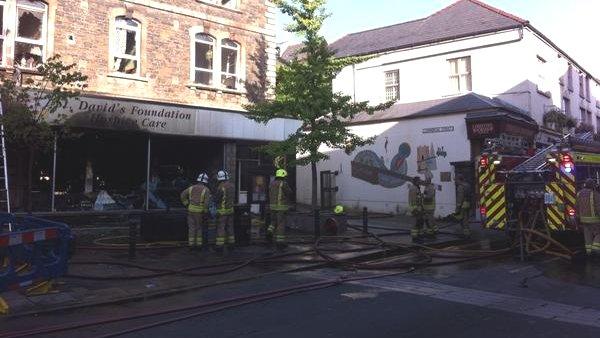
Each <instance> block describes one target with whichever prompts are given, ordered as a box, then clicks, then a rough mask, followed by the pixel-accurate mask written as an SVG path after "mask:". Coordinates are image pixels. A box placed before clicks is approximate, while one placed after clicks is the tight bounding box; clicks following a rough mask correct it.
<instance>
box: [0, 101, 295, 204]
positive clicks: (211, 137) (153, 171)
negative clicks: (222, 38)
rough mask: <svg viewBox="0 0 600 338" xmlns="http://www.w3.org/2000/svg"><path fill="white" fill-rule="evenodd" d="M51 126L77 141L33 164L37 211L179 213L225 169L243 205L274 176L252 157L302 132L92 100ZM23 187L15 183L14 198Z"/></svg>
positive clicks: (218, 113)
mask: <svg viewBox="0 0 600 338" xmlns="http://www.w3.org/2000/svg"><path fill="white" fill-rule="evenodd" d="M50 121H51V122H53V123H60V124H67V125H68V126H69V127H71V128H72V129H73V131H75V136H74V137H72V138H68V139H61V140H58V142H57V144H56V147H55V151H54V153H52V154H49V155H48V156H43V157H42V158H40V161H38V163H36V177H35V178H34V181H35V183H36V184H35V189H34V203H33V208H34V211H88V210H92V211H104V210H127V209H167V208H178V207H181V204H180V202H179V194H180V192H181V191H182V190H184V189H185V188H186V187H188V186H189V185H190V184H192V183H193V182H195V179H196V177H197V176H198V174H199V173H200V172H206V173H208V174H209V175H210V177H211V178H212V180H211V185H215V186H216V183H217V182H216V179H215V177H216V173H217V172H218V171H219V170H221V169H226V170H228V171H229V172H230V173H231V179H232V181H234V183H235V184H236V186H237V191H238V198H239V201H240V202H241V203H245V202H250V201H249V199H248V190H249V189H250V188H249V187H248V184H247V182H250V181H252V180H254V179H255V178H254V176H261V175H262V176H264V177H267V178H268V175H267V174H268V173H269V172H270V171H272V170H273V168H274V167H273V165H272V161H269V159H266V158H261V157H260V155H258V154H257V153H256V151H255V150H254V149H255V148H256V147H258V146H260V145H262V144H265V143H268V142H276V141H282V140H284V139H285V138H286V137H287V136H288V135H289V134H291V133H293V132H295V130H296V129H297V128H298V126H299V124H298V123H297V122H296V121H293V120H289V119H276V120H273V121H271V122H270V123H268V124H266V125H263V124H258V123H256V122H254V121H252V120H250V119H248V118H246V117H245V116H244V115H243V114H242V112H238V111H230V110H223V109H215V108H197V107H191V106H184V105H172V104H162V103H156V102H148V101H138V100H125V99H117V98H111V97H103V96H92V95H86V96H82V97H79V98H78V99H77V100H72V101H70V102H69V103H68V104H66V105H65V106H64V107H63V108H62V109H60V110H59V111H57V112H56V113H55V114H54V116H51V117H50ZM249 149H251V150H249ZM238 153H240V155H241V157H238ZM253 163H255V164H256V165H254V164H253ZM251 164H252V165H251ZM9 165H10V164H9ZM12 165H13V167H14V166H16V165H17V164H12ZM249 165H250V167H249ZM248 168H252V170H247V169H248ZM38 172H39V173H40V175H39V176H40V177H39V182H38V178H37V173H38ZM249 175H251V177H250V176H249ZM18 182H19V180H13V183H11V188H15V189H12V190H15V192H13V194H17V192H16V191H17V190H18V189H17V188H18V186H17V183H18ZM16 200H18V199H16ZM19 209H21V210H22V209H23V206H22V205H18V204H17V205H15V210H19Z"/></svg>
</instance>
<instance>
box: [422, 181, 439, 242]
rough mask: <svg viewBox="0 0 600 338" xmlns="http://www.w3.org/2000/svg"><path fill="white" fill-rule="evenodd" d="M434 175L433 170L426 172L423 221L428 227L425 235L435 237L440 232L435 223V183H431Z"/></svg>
mask: <svg viewBox="0 0 600 338" xmlns="http://www.w3.org/2000/svg"><path fill="white" fill-rule="evenodd" d="M432 178H433V175H432V174H431V172H427V173H426V174H425V189H424V191H423V222H424V223H426V225H427V227H426V230H425V235H427V237H435V235H436V234H437V232H438V227H437V225H436V224H435V217H434V213H435V185H434V184H433V183H431V179H432Z"/></svg>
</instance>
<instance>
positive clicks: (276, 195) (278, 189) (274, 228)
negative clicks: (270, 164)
mask: <svg viewBox="0 0 600 338" xmlns="http://www.w3.org/2000/svg"><path fill="white" fill-rule="evenodd" d="M286 178H287V171H286V170H285V169H277V171H276V172H275V181H273V183H271V186H270V187H269V208H270V209H271V225H269V227H268V229H267V236H270V238H273V237H274V238H275V244H276V246H277V249H279V250H283V249H285V247H286V246H287V245H286V243H285V223H286V217H287V212H288V210H289V207H290V206H289V200H290V197H291V196H292V189H290V187H289V185H288V184H287V182H286Z"/></svg>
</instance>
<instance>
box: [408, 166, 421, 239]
mask: <svg viewBox="0 0 600 338" xmlns="http://www.w3.org/2000/svg"><path fill="white" fill-rule="evenodd" d="M420 185H421V179H420V178H419V177H414V178H413V179H412V181H411V184H410V185H409V187H408V211H409V213H410V215H411V216H412V218H413V228H412V230H411V231H410V236H411V237H412V240H413V242H417V243H419V242H422V241H423V194H422V193H421V188H420Z"/></svg>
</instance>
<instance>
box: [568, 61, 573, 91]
mask: <svg viewBox="0 0 600 338" xmlns="http://www.w3.org/2000/svg"><path fill="white" fill-rule="evenodd" d="M567 84H568V87H567V88H568V89H569V90H570V91H573V66H572V65H570V64H569V69H567Z"/></svg>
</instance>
